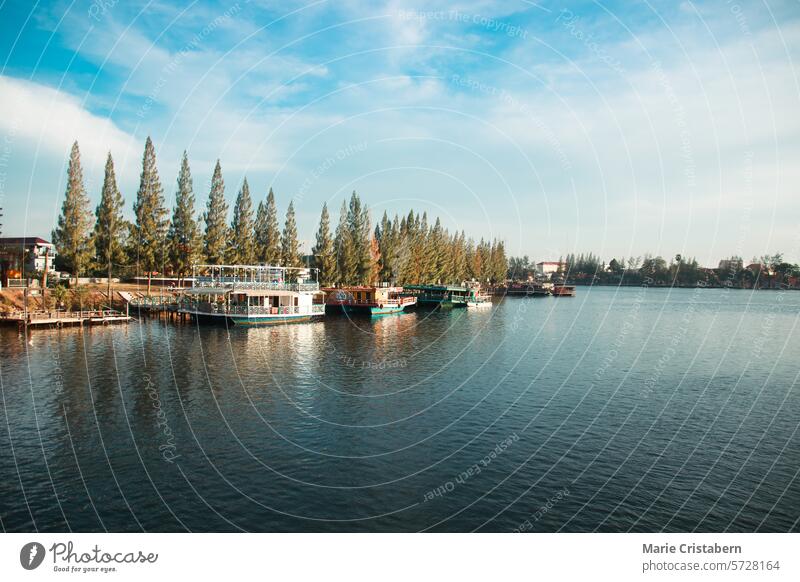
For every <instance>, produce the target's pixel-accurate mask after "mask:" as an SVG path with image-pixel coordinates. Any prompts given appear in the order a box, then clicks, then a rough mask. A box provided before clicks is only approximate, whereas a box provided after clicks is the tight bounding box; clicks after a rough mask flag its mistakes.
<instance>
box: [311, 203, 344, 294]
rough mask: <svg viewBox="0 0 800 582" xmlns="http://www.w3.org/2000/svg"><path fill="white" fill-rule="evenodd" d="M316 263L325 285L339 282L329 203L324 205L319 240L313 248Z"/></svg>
mask: <svg viewBox="0 0 800 582" xmlns="http://www.w3.org/2000/svg"><path fill="white" fill-rule="evenodd" d="M312 252H313V254H314V264H315V265H316V267H317V269H319V282H320V284H321V285H322V286H323V287H329V286H330V285H333V284H334V283H336V282H337V280H338V276H337V265H336V249H335V247H334V245H333V239H332V238H331V218H330V214H329V213H328V205H327V204H323V205H322V214H321V215H320V218H319V229H318V230H317V240H316V244H315V245H314V249H313V250H312Z"/></svg>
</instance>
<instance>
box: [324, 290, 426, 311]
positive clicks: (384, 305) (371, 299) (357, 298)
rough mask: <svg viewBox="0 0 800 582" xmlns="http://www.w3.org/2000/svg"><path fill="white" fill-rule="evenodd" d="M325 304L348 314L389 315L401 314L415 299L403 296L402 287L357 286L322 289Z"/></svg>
mask: <svg viewBox="0 0 800 582" xmlns="http://www.w3.org/2000/svg"><path fill="white" fill-rule="evenodd" d="M323 291H324V292H325V304H326V305H327V306H328V307H332V308H340V309H341V310H342V311H344V312H345V313H348V314H351V315H352V314H362V315H389V314H392V313H401V312H403V311H404V310H405V309H408V308H409V307H413V306H414V305H416V303H417V298H416V297H413V296H408V295H403V288H402V287H388V286H387V287H382V286H375V285H359V286H350V287H331V288H326V289H323Z"/></svg>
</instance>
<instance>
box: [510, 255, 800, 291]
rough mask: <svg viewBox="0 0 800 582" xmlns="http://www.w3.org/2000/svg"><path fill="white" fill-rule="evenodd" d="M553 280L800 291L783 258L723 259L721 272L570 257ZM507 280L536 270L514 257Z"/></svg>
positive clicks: (692, 263)
mask: <svg viewBox="0 0 800 582" xmlns="http://www.w3.org/2000/svg"><path fill="white" fill-rule="evenodd" d="M559 263H562V264H561V266H560V267H559V269H558V271H557V272H556V273H554V274H553V278H555V279H558V280H564V281H566V282H569V283H576V284H586V285H642V284H645V283H646V284H649V285H662V286H671V285H674V286H686V287H696V286H698V285H706V286H711V287H720V286H729V287H742V288H753V287H767V288H777V287H781V286H790V287H796V286H797V285H798V279H799V278H800V267H798V265H796V264H792V263H788V262H786V261H784V259H783V254H782V253H776V254H774V255H764V256H761V257H753V258H752V259H751V261H750V262H749V263H745V261H744V260H743V259H742V258H741V257H739V256H732V257H730V258H728V259H723V260H722V261H720V262H719V265H718V266H717V267H701V266H700V265H699V264H698V262H697V260H696V259H695V258H684V257H682V256H681V255H676V256H675V257H674V258H672V259H670V261H669V262H667V261H666V259H664V258H663V257H660V256H656V257H653V256H652V255H649V254H645V255H644V256H641V257H629V258H627V259H625V258H622V259H611V260H610V261H609V262H608V263H606V262H605V261H603V260H602V259H600V257H598V256H597V255H594V254H593V253H588V254H579V255H575V254H570V255H567V256H566V258H562V259H560V260H559ZM508 265H509V269H508V277H509V278H511V279H515V280H525V279H527V278H529V277H536V266H535V264H534V263H532V262H531V260H530V259H529V258H528V257H527V256H525V257H511V258H510V259H509V262H508Z"/></svg>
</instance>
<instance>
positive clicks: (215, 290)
mask: <svg viewBox="0 0 800 582" xmlns="http://www.w3.org/2000/svg"><path fill="white" fill-rule="evenodd" d="M183 292H184V293H186V294H187V295H227V294H228V293H230V292H231V290H230V289H226V288H224V287H190V288H189V289H185V290H184V291H183Z"/></svg>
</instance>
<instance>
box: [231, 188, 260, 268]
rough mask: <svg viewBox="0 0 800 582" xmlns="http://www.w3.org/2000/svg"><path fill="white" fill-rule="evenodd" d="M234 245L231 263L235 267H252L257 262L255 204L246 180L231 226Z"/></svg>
mask: <svg viewBox="0 0 800 582" xmlns="http://www.w3.org/2000/svg"><path fill="white" fill-rule="evenodd" d="M231 231H232V238H233V244H232V245H231V252H230V257H231V258H230V262H231V263H232V264H234V265H250V264H252V263H253V262H254V261H255V240H254V236H253V232H254V228H253V202H252V200H251V199H250V186H249V185H248V184H247V178H245V179H244V183H243V184H242V189H241V190H239V195H238V196H237V197H236V205H235V206H234V207H233V223H232V224H231Z"/></svg>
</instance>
